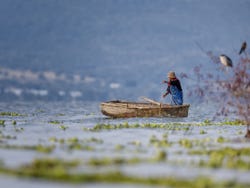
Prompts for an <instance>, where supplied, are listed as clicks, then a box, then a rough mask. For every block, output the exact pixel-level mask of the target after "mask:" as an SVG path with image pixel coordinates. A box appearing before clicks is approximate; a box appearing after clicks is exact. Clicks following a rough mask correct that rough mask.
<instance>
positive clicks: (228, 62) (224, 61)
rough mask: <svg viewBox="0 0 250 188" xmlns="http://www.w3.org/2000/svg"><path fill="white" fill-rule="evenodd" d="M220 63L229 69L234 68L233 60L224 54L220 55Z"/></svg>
mask: <svg viewBox="0 0 250 188" xmlns="http://www.w3.org/2000/svg"><path fill="white" fill-rule="evenodd" d="M220 62H221V63H222V64H223V65H225V66H227V67H233V62H232V60H231V59H230V58H229V57H228V56H226V55H224V54H221V55H220Z"/></svg>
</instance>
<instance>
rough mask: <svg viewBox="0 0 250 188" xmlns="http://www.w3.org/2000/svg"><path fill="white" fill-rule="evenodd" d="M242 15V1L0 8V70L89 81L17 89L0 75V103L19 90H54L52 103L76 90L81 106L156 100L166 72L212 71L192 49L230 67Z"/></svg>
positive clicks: (54, 2) (15, 2) (62, 0)
mask: <svg viewBox="0 0 250 188" xmlns="http://www.w3.org/2000/svg"><path fill="white" fill-rule="evenodd" d="M249 9H250V2H249V1H247V0H239V1H234V0H221V1H215V0H214V1H213V0H212V1H196V0H183V1H179V0H177V1H165V0H155V1H152V0H136V1H134V0H126V1H124V0H105V1H100V0H89V1H82V0H74V1H70V0H29V1H20V0H10V1H1V2H0V24H1V30H0V37H1V43H0V67H2V68H3V69H8V70H11V71H21V72H22V71H24V72H25V71H31V72H34V73H36V74H37V73H39V74H40V73H43V72H53V73H54V74H56V75H65V76H66V77H67V79H68V77H74V75H78V76H80V78H81V79H84V78H94V79H95V81H94V82H92V83H91V84H86V83H85V84H83V83H74V84H73V83H72V82H66V81H65V80H64V81H62V80H54V81H53V82H48V81H45V80H43V78H42V77H41V75H39V76H40V77H39V81H37V82H32V79H33V78H30V79H31V81H28V82H26V83H22V81H21V80H20V79H15V78H13V79H8V78H5V77H4V75H1V76H3V77H4V78H2V79H1V80H0V84H1V86H0V87H1V88H0V89H1V95H6V92H5V90H6V89H7V88H12V87H17V86H18V88H20V89H24V90H26V89H27V88H33V87H34V88H43V89H45V90H46V89H49V90H53V92H52V93H53V95H51V96H50V97H48V99H51V100H54V98H57V97H55V94H54V93H58V92H60V91H61V89H63V88H64V87H66V88H67V90H81V91H82V92H83V93H85V94H82V96H81V97H79V98H81V99H83V100H93V99H95V100H102V99H111V98H118V97H119V98H132V99H134V98H136V96H140V95H149V96H152V97H156V98H159V97H160V93H161V92H162V90H163V88H164V87H163V86H162V85H161V81H162V79H164V78H165V76H166V73H167V72H168V71H169V70H175V71H176V72H177V73H181V72H185V73H187V74H188V75H189V76H192V68H193V67H194V66H195V65H197V64H202V65H203V66H205V67H206V70H213V68H214V67H213V66H212V65H211V64H210V62H209V59H208V58H207V57H206V56H205V55H204V53H203V52H202V51H201V49H200V48H199V47H198V46H197V45H196V42H198V43H199V44H200V45H201V46H202V47H203V48H204V49H205V50H212V51H213V52H214V53H216V54H218V55H219V54H221V53H226V54H230V57H231V58H232V59H233V60H234V61H237V59H238V58H239V57H238V56H237V51H238V47H239V46H240V45H241V42H242V41H243V40H247V39H249V38H250V25H249V17H250V13H249ZM25 73H27V72H25ZM41 80H42V81H41ZM70 80H73V79H70ZM183 82H184V83H183V84H184V87H188V85H190V84H192V83H191V81H190V80H189V81H183ZM52 88H53V89H52ZM55 88H57V89H55ZM7 90H8V89H7ZM7 93H8V92H7ZM83 95H84V96H85V95H86V97H83ZM6 96H7V97H9V98H12V97H10V95H9V93H8V94H7V95H6ZM87 96H88V97H87ZM4 98H5V97H2V99H4ZM19 98H20V97H19ZM26 98H27V99H29V97H25V99H26ZM59 98H60V97H59Z"/></svg>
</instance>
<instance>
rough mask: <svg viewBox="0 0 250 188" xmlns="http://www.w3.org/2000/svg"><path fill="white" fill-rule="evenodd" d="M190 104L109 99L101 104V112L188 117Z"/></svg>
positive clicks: (120, 114) (122, 114)
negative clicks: (158, 103)
mask: <svg viewBox="0 0 250 188" xmlns="http://www.w3.org/2000/svg"><path fill="white" fill-rule="evenodd" d="M189 106H190V105H189V104H184V105H176V106H175V105H174V106H173V105H169V104H161V105H157V104H151V103H138V102H123V101H109V102H103V103H101V105H100V108H101V112H102V113H103V114H104V115H106V116H109V117H112V118H132V117H187V116H188V109H189Z"/></svg>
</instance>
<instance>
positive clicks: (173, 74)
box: [168, 71, 176, 78]
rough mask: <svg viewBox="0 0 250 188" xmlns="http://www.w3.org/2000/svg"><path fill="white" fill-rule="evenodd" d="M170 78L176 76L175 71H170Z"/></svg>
mask: <svg viewBox="0 0 250 188" xmlns="http://www.w3.org/2000/svg"><path fill="white" fill-rule="evenodd" d="M168 78H176V76H175V72H173V71H170V72H169V73H168Z"/></svg>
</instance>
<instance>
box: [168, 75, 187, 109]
mask: <svg viewBox="0 0 250 188" xmlns="http://www.w3.org/2000/svg"><path fill="white" fill-rule="evenodd" d="M163 83H166V84H168V88H167V91H166V93H165V94H164V95H163V97H166V96H167V95H168V94H171V95H172V102H171V103H172V104H173V105H182V104H183V94H182V87H181V83H180V81H179V80H178V79H177V78H176V76H175V72H173V71H170V72H169V73H168V81H166V80H164V81H163Z"/></svg>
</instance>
